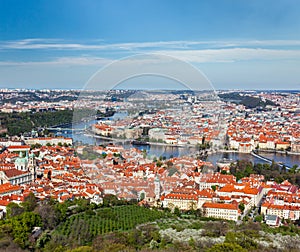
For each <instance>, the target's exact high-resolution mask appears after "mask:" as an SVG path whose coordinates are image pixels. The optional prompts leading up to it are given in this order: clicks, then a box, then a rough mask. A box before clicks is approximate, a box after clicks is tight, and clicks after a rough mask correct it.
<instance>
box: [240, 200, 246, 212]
mask: <svg viewBox="0 0 300 252" xmlns="http://www.w3.org/2000/svg"><path fill="white" fill-rule="evenodd" d="M239 209H240V210H241V212H242V213H243V212H244V210H245V204H244V203H243V202H241V203H240V204H239Z"/></svg>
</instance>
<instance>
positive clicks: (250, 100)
mask: <svg viewBox="0 0 300 252" xmlns="http://www.w3.org/2000/svg"><path fill="white" fill-rule="evenodd" d="M219 97H220V98H221V99H222V100H223V101H231V102H234V103H236V104H242V105H244V106H245V107H247V108H258V107H262V108H265V107H266V106H267V105H270V106H278V105H277V104H276V103H274V102H272V101H270V100H268V99H266V100H265V101H263V100H262V99H261V98H259V97H253V96H249V95H244V96H242V95H240V94H239V93H237V92H233V93H227V94H219Z"/></svg>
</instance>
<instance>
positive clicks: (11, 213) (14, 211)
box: [6, 202, 24, 218]
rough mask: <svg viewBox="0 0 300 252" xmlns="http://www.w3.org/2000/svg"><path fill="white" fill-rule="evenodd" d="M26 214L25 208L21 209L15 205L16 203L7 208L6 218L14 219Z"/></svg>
mask: <svg viewBox="0 0 300 252" xmlns="http://www.w3.org/2000/svg"><path fill="white" fill-rule="evenodd" d="M23 212H24V208H23V207H21V206H20V205H19V204H17V203H14V202H10V203H9V204H8V205H7V206H6V216H7V218H12V217H15V216H17V215H20V214H22V213H23Z"/></svg>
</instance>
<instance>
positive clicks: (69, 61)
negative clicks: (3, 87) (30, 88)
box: [0, 57, 112, 66]
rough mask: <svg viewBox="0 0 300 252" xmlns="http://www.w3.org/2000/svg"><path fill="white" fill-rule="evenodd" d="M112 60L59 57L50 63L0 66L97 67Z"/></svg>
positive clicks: (40, 62)
mask: <svg viewBox="0 0 300 252" xmlns="http://www.w3.org/2000/svg"><path fill="white" fill-rule="evenodd" d="M111 62H112V60H110V59H106V58H98V57H59V58H56V59H53V60H50V61H22V62H19V61H0V66H41V65H43V66H53V65H56V66H59V65H78V66H84V65H99V66H103V65H106V64H109V63H111Z"/></svg>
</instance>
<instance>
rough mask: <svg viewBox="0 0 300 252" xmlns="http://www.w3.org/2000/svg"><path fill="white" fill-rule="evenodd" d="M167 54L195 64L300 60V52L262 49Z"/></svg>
mask: <svg viewBox="0 0 300 252" xmlns="http://www.w3.org/2000/svg"><path fill="white" fill-rule="evenodd" d="M157 53H162V54H167V55H170V56H173V57H176V58H178V59H181V60H185V61H188V62H194V63H205V62H236V61H246V60H272V61H274V60H300V50H277V49H262V48H257V49H255V48H228V49H207V50H164V51H157Z"/></svg>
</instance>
